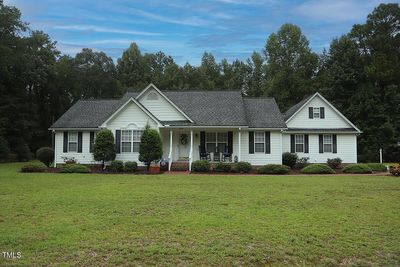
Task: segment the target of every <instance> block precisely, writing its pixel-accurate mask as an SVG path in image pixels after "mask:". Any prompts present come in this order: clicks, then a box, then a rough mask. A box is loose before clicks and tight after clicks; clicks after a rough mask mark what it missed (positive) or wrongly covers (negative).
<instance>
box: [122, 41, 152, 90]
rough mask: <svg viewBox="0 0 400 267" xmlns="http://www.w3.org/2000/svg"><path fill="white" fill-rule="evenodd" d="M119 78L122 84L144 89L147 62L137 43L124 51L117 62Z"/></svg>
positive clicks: (135, 88) (127, 86)
mask: <svg viewBox="0 0 400 267" xmlns="http://www.w3.org/2000/svg"><path fill="white" fill-rule="evenodd" d="M117 72H118V78H119V81H120V82H121V84H122V86H124V87H126V88H132V89H134V90H140V89H143V86H144V85H145V83H146V82H145V64H144V59H143V56H142V54H141V52H140V49H139V47H138V46H137V44H136V43H131V45H130V46H129V48H128V49H127V50H125V51H124V52H123V53H122V57H121V58H119V59H118V64H117Z"/></svg>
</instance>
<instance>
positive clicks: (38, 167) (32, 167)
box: [21, 162, 46, 172]
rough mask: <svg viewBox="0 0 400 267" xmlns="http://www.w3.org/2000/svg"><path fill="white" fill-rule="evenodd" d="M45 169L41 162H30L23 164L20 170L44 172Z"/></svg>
mask: <svg viewBox="0 0 400 267" xmlns="http://www.w3.org/2000/svg"><path fill="white" fill-rule="evenodd" d="M45 170H46V165H44V164H43V163H42V162H32V163H29V164H26V165H24V166H23V167H22V168H21V172H44V171H45Z"/></svg>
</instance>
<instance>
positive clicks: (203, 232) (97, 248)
mask: <svg viewBox="0 0 400 267" xmlns="http://www.w3.org/2000/svg"><path fill="white" fill-rule="evenodd" d="M19 166H21V164H0V203H1V204H0V205H1V206H0V250H1V251H14V252H17V251H20V252H21V253H22V257H21V258H20V259H14V260H9V259H3V258H2V257H1V258H0V265H1V266H3V265H30V266H32V265H65V266H70V265H80V266H90V265H97V266H99V265H111V266H112V265H144V266H146V265H181V266H182V265H246V266H248V265H272V266H275V265H300V266H310V265H318V266H321V265H322V266H324V265H326V266H337V265H342V266H396V265H397V266H398V265H400V179H399V178H394V177H387V176H386V177H385V176H325V177H324V176H224V175H217V176H211V175H204V176H202V175H175V176H167V175H160V176H145V175H100V174H93V175H91V174H89V175H85V174H81V175H77V174H51V173H43V174H24V173H18V172H17V170H18V169H19ZM0 256H2V255H0Z"/></svg>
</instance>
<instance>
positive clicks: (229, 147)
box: [228, 132, 233, 154]
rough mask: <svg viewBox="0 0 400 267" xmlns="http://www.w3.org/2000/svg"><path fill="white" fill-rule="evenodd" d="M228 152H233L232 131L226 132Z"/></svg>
mask: <svg viewBox="0 0 400 267" xmlns="http://www.w3.org/2000/svg"><path fill="white" fill-rule="evenodd" d="M228 153H230V154H232V153H233V132H228Z"/></svg>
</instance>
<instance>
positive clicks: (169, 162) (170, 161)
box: [168, 130, 172, 171]
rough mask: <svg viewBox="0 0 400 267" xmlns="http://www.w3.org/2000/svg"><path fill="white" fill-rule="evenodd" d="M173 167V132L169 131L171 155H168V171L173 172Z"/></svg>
mask: <svg viewBox="0 0 400 267" xmlns="http://www.w3.org/2000/svg"><path fill="white" fill-rule="evenodd" d="M171 165H172V130H169V154H168V170H169V171H170V170H171Z"/></svg>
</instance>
